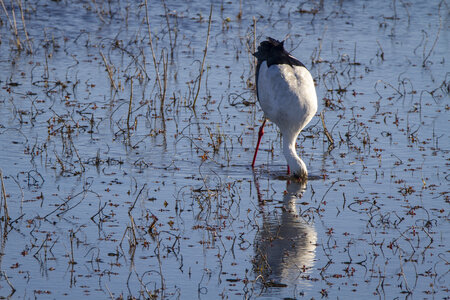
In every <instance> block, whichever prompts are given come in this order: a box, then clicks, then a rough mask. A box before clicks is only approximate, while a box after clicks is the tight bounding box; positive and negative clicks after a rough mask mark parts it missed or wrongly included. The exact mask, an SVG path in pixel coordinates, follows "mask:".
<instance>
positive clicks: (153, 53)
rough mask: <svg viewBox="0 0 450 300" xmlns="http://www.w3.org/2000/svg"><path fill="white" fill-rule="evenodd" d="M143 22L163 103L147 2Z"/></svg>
mask: <svg viewBox="0 0 450 300" xmlns="http://www.w3.org/2000/svg"><path fill="white" fill-rule="evenodd" d="M145 21H146V22H147V31H148V40H149V43H150V50H152V58H153V65H154V67H155V73H156V82H157V83H158V86H159V95H160V97H161V101H164V100H163V99H162V97H163V93H162V85H161V79H160V78H159V70H158V64H157V62H156V55H155V50H154V48H153V41H152V31H151V29H150V21H149V17H148V3H147V0H145Z"/></svg>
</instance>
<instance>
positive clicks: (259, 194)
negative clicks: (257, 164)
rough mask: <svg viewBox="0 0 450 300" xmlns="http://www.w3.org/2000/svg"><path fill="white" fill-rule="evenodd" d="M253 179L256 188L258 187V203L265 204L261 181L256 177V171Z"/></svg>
mask: <svg viewBox="0 0 450 300" xmlns="http://www.w3.org/2000/svg"><path fill="white" fill-rule="evenodd" d="M253 181H254V182H255V188H256V195H257V196H258V203H259V204H260V205H262V204H264V203H263V200H262V195H261V192H260V191H259V182H258V179H257V178H256V173H255V171H253Z"/></svg>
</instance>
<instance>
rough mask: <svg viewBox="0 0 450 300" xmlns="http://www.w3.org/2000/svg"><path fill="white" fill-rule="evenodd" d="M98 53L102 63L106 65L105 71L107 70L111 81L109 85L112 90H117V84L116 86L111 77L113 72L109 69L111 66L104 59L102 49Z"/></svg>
mask: <svg viewBox="0 0 450 300" xmlns="http://www.w3.org/2000/svg"><path fill="white" fill-rule="evenodd" d="M100 55H101V56H102V59H103V63H104V64H105V67H106V71H107V72H108V75H109V80H110V81H111V85H112V86H113V87H114V90H116V91H117V86H116V82H115V81H114V78H113V73H112V71H111V67H110V66H109V64H108V62H107V61H106V57H105V55H103V52H102V51H100Z"/></svg>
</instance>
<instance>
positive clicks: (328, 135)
mask: <svg viewBox="0 0 450 300" xmlns="http://www.w3.org/2000/svg"><path fill="white" fill-rule="evenodd" d="M320 118H321V119H322V126H323V133H324V134H325V136H326V137H327V139H328V142H330V144H331V145H334V139H333V137H332V136H331V134H330V132H329V131H328V129H327V126H326V125H325V117H324V115H323V111H322V112H321V113H320Z"/></svg>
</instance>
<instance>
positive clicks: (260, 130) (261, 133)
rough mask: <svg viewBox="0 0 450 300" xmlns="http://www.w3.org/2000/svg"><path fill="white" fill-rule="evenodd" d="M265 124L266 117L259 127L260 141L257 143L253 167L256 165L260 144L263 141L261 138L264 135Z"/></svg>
mask: <svg viewBox="0 0 450 300" xmlns="http://www.w3.org/2000/svg"><path fill="white" fill-rule="evenodd" d="M264 125H266V119H264V122H263V123H262V125H261V127H259V132H258V142H257V143H256V149H255V154H254V155H253V162H252V168H253V167H254V166H255V161H256V155H257V154H258V149H259V144H260V143H261V138H262V136H263V135H264Z"/></svg>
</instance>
